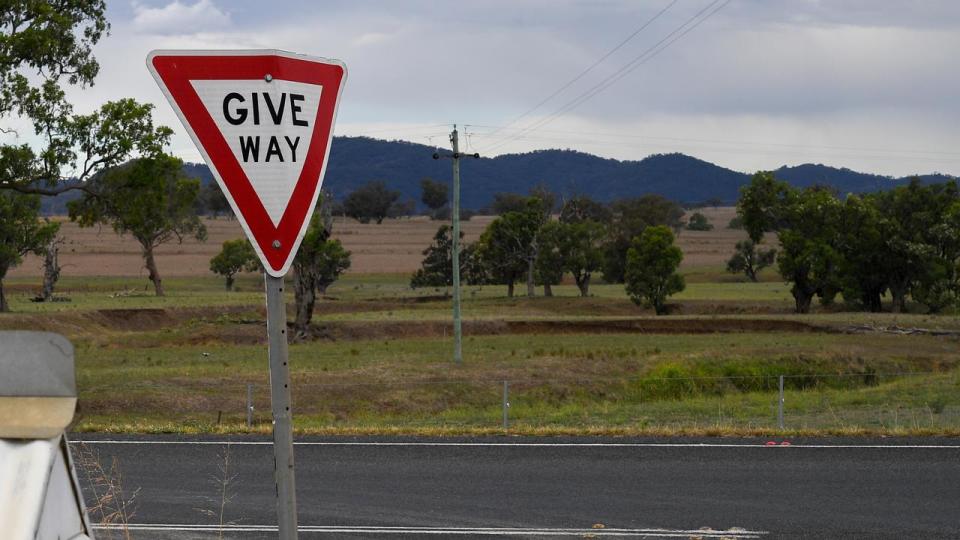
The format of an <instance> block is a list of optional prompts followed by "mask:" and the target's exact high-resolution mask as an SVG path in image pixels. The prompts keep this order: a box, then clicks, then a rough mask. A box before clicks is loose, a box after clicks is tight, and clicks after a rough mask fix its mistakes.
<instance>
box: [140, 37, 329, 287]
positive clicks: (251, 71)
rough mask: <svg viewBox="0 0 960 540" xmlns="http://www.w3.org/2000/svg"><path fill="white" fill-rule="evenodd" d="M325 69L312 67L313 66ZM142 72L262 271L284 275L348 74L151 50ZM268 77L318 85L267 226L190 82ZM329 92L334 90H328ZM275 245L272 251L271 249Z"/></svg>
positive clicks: (249, 56) (293, 63) (293, 61)
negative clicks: (280, 207) (309, 129)
mask: <svg viewBox="0 0 960 540" xmlns="http://www.w3.org/2000/svg"><path fill="white" fill-rule="evenodd" d="M318 64H319V65H322V66H329V67H330V68H332V69H317V66H318ZM147 66H148V68H149V69H150V72H151V73H152V74H153V77H154V78H155V79H156V80H157V83H158V85H159V86H160V88H161V90H163V93H164V95H166V97H167V100H168V101H169V102H170V104H171V106H172V107H173V109H174V111H176V113H177V116H178V117H179V118H180V121H181V122H182V123H183V126H184V128H185V129H186V130H187V131H188V132H189V133H190V137H191V138H192V139H193V142H194V144H196V146H197V149H198V150H199V151H200V153H201V154H202V155H203V158H204V160H205V161H206V162H207V165H209V166H210V169H211V172H212V173H213V176H214V178H216V180H217V183H218V184H220V187H221V189H222V190H223V193H224V195H225V196H226V197H227V200H228V201H229V203H230V206H231V208H233V211H234V214H235V215H236V216H237V219H238V221H240V224H241V226H242V227H243V229H244V232H245V233H246V235H247V238H249V239H250V242H251V244H253V247H254V249H255V250H256V252H257V255H258V256H259V257H260V260H261V262H263V266H264V269H265V270H266V271H267V273H268V274H270V275H271V276H274V277H282V276H283V275H285V274H286V273H287V271H288V270H289V269H290V264H291V263H292V262H293V257H294V255H295V254H296V252H297V249H298V248H299V247H300V242H301V241H302V240H303V235H304V233H305V232H306V229H307V226H309V224H310V220H309V217H310V216H311V215H312V214H313V209H314V207H315V206H316V204H317V198H318V197H319V195H320V187H321V185H322V183H323V176H324V174H325V173H326V167H327V161H328V157H329V155H330V145H331V143H332V141H333V126H334V123H335V122H336V116H337V109H338V106H339V103H340V95H341V94H342V92H343V86H344V82H345V81H346V77H347V68H346V65H344V63H343V62H340V61H339V60H331V59H327V58H316V57H310V56H305V55H299V54H294V53H289V52H285V51H279V50H271V49H266V50H219V51H218V50H181V51H178V50H156V51H152V52H151V53H150V54H149V55H148V56H147ZM267 75H270V76H271V77H272V78H273V79H279V80H286V81H292V82H301V83H307V84H318V85H321V86H322V87H323V91H322V92H321V94H320V104H319V106H318V109H317V117H316V118H315V119H314V128H313V135H312V137H311V140H310V147H309V148H308V149H307V152H306V154H305V156H304V163H303V169H302V171H301V173H300V178H299V179H298V180H297V184H296V187H295V188H294V191H293V193H292V194H291V196H290V201H289V203H288V204H287V208H286V209H285V210H284V213H283V217H282V218H281V219H280V223H278V224H277V225H274V223H273V220H271V219H270V216H269V215H268V214H267V211H266V209H265V208H264V206H263V203H262V202H261V201H260V198H259V197H258V196H257V193H256V191H255V190H254V189H253V186H252V185H251V184H250V180H249V179H248V178H247V176H246V174H245V173H244V172H243V168H242V167H240V164H239V162H238V161H237V159H236V157H235V156H234V154H233V152H232V151H231V150H230V147H229V145H228V144H227V141H226V139H225V138H224V136H223V134H222V133H221V132H220V129H219V128H218V127H217V125H216V123H215V122H214V120H213V118H212V117H211V116H210V113H209V112H208V111H207V109H206V107H205V106H204V105H203V103H202V101H201V100H200V97H199V96H198V95H197V92H196V91H195V90H194V88H193V85H192V84H191V83H190V81H194V80H243V79H249V80H264V78H265V77H266V76H267ZM334 89H335V91H334ZM277 245H279V247H276V246H277Z"/></svg>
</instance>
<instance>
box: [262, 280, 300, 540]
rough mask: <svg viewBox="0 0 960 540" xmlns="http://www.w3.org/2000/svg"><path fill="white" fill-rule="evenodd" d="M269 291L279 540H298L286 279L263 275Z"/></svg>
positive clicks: (271, 393)
mask: <svg viewBox="0 0 960 540" xmlns="http://www.w3.org/2000/svg"><path fill="white" fill-rule="evenodd" d="M264 277H265V280H266V289H267V339H268V342H269V345H268V347H269V357H270V404H271V407H272V408H273V467H274V472H275V476H276V483H277V524H278V526H279V529H280V540H296V538H297V490H296V487H295V483H294V480H293V413H292V412H290V366H289V365H288V361H289V357H288V353H287V307H286V303H285V302H284V301H283V278H282V277H273V276H271V275H269V274H264Z"/></svg>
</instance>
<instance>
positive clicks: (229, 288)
mask: <svg viewBox="0 0 960 540" xmlns="http://www.w3.org/2000/svg"><path fill="white" fill-rule="evenodd" d="M233 282H234V278H233V274H230V275H229V276H227V291H232V290H233Z"/></svg>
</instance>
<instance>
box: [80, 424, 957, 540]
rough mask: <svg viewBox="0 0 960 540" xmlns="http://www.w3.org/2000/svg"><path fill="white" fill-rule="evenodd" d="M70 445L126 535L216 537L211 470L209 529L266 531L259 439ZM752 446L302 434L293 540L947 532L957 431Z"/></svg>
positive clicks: (269, 472)
mask: <svg viewBox="0 0 960 540" xmlns="http://www.w3.org/2000/svg"><path fill="white" fill-rule="evenodd" d="M77 438H78V437H74V439H77ZM83 439H85V440H86V441H89V442H87V443H86V444H87V447H88V448H90V449H93V450H96V451H97V452H98V453H99V456H100V460H101V463H104V464H105V465H109V464H110V463H111V462H112V460H113V458H114V457H115V458H116V459H117V463H118V465H119V469H120V471H121V473H122V476H123V487H124V491H125V493H126V495H127V496H128V497H129V496H130V495H131V494H133V493H136V498H135V503H134V504H135V507H136V511H135V513H134V515H133V517H132V519H131V523H132V525H131V526H130V530H131V531H132V534H133V538H144V539H161V538H162V539H168V538H169V539H193V538H198V539H199V538H215V537H217V531H218V530H219V528H220V527H219V525H218V523H219V512H220V508H221V502H222V500H223V498H222V497H221V484H220V483H219V482H218V479H222V478H224V474H223V472H222V470H221V469H222V468H223V466H224V465H225V464H228V465H229V470H228V472H227V475H226V476H227V477H229V478H231V480H230V482H229V484H228V486H227V492H228V498H229V500H228V501H227V502H226V504H225V505H223V508H224V520H225V521H226V522H227V523H228V526H227V527H226V534H225V535H224V536H225V537H228V538H275V537H276V532H275V528H274V527H272V526H274V525H275V524H276V518H275V509H274V485H273V457H272V448H271V446H270V444H269V441H265V440H264V439H251V438H236V439H233V441H234V442H233V443H232V444H230V445H229V461H228V460H227V459H226V455H227V448H228V447H227V445H225V444H219V442H218V441H223V439H222V438H218V439H196V438H194V439H184V438H182V437H139V438H131V437H123V438H111V437H97V438H96V439H100V440H94V439H95V438H94V437H89V436H84V437H83ZM103 439H111V440H113V441H127V442H125V443H122V444H117V443H111V442H107V441H104V440H103ZM438 442H439V443H440V444H435V443H438ZM766 442H767V441H766V440H756V439H528V438H486V439H463V440H450V439H444V440H440V441H432V440H427V439H406V440H404V439H376V438H317V439H302V440H298V443H300V444H298V445H297V446H296V449H295V453H296V463H297V469H296V471H297V496H298V503H299V515H300V525H301V528H302V529H301V530H302V533H301V537H303V538H312V537H320V536H323V537H344V538H379V537H387V538H397V537H404V538H412V537H422V536H430V537H434V538H435V537H438V536H454V535H457V537H487V536H491V535H492V536H499V537H517V538H530V537H560V536H566V535H569V536H580V537H583V536H584V534H593V535H596V536H597V537H601V536H606V535H611V536H612V535H617V536H621V537H654V538H661V537H681V538H690V537H696V536H700V537H703V538H714V537H725V538H831V539H833V538H867V537H869V538H911V539H915V538H957V537H960V441H958V440H956V439H914V440H902V439H890V438H887V439H879V440H865V439H845V440H844V439H811V440H791V441H790V443H791V445H790V446H782V445H778V446H776V447H769V446H765V443H766ZM777 442H780V441H777ZM198 443H199V444H198ZM558 443H560V444H558ZM609 443H614V444H609ZM931 446H933V447H931ZM80 476H81V483H83V484H84V485H85V492H86V496H87V499H88V504H89V503H90V499H91V498H92V494H91V491H90V486H89V482H88V481H87V480H86V479H85V478H84V475H83V474H81V475H80ZM595 524H602V526H603V528H594V526H595ZM701 528H709V530H705V531H698V529H701ZM710 530H713V531H724V532H710ZM111 534H112V535H113V536H114V537H119V535H117V533H116V532H113V531H109V530H101V531H99V535H100V537H102V538H110V535H111Z"/></svg>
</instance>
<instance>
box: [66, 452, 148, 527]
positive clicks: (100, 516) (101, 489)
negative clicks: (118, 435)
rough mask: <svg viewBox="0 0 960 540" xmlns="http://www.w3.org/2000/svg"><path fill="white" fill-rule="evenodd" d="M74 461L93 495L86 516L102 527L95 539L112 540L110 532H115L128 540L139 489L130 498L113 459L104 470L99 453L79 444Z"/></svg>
mask: <svg viewBox="0 0 960 540" xmlns="http://www.w3.org/2000/svg"><path fill="white" fill-rule="evenodd" d="M76 458H77V464H78V465H79V468H80V470H81V471H83V475H84V477H85V478H86V479H87V486H88V487H89V489H90V492H91V493H92V495H93V498H92V499H91V500H90V505H89V506H88V507H87V515H88V516H89V517H90V519H91V520H92V521H93V522H94V523H98V524H99V525H101V531H102V532H101V533H100V534H98V536H99V537H100V538H103V537H104V536H106V537H107V538H111V539H112V538H113V533H114V532H118V533H120V538H121V539H123V540H130V529H129V525H130V520H131V519H132V518H133V516H134V514H135V513H136V498H137V495H138V494H139V492H140V488H137V489H136V490H134V492H133V494H131V495H130V496H129V497H128V496H127V495H126V494H125V493H124V489H123V475H122V473H121V471H120V462H119V461H118V460H117V458H116V457H113V458H111V459H110V466H109V467H104V466H103V462H102V461H101V459H100V453H99V452H97V451H96V450H94V449H93V448H91V447H89V446H88V445H86V444H82V443H81V444H80V445H79V446H77V453H76Z"/></svg>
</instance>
